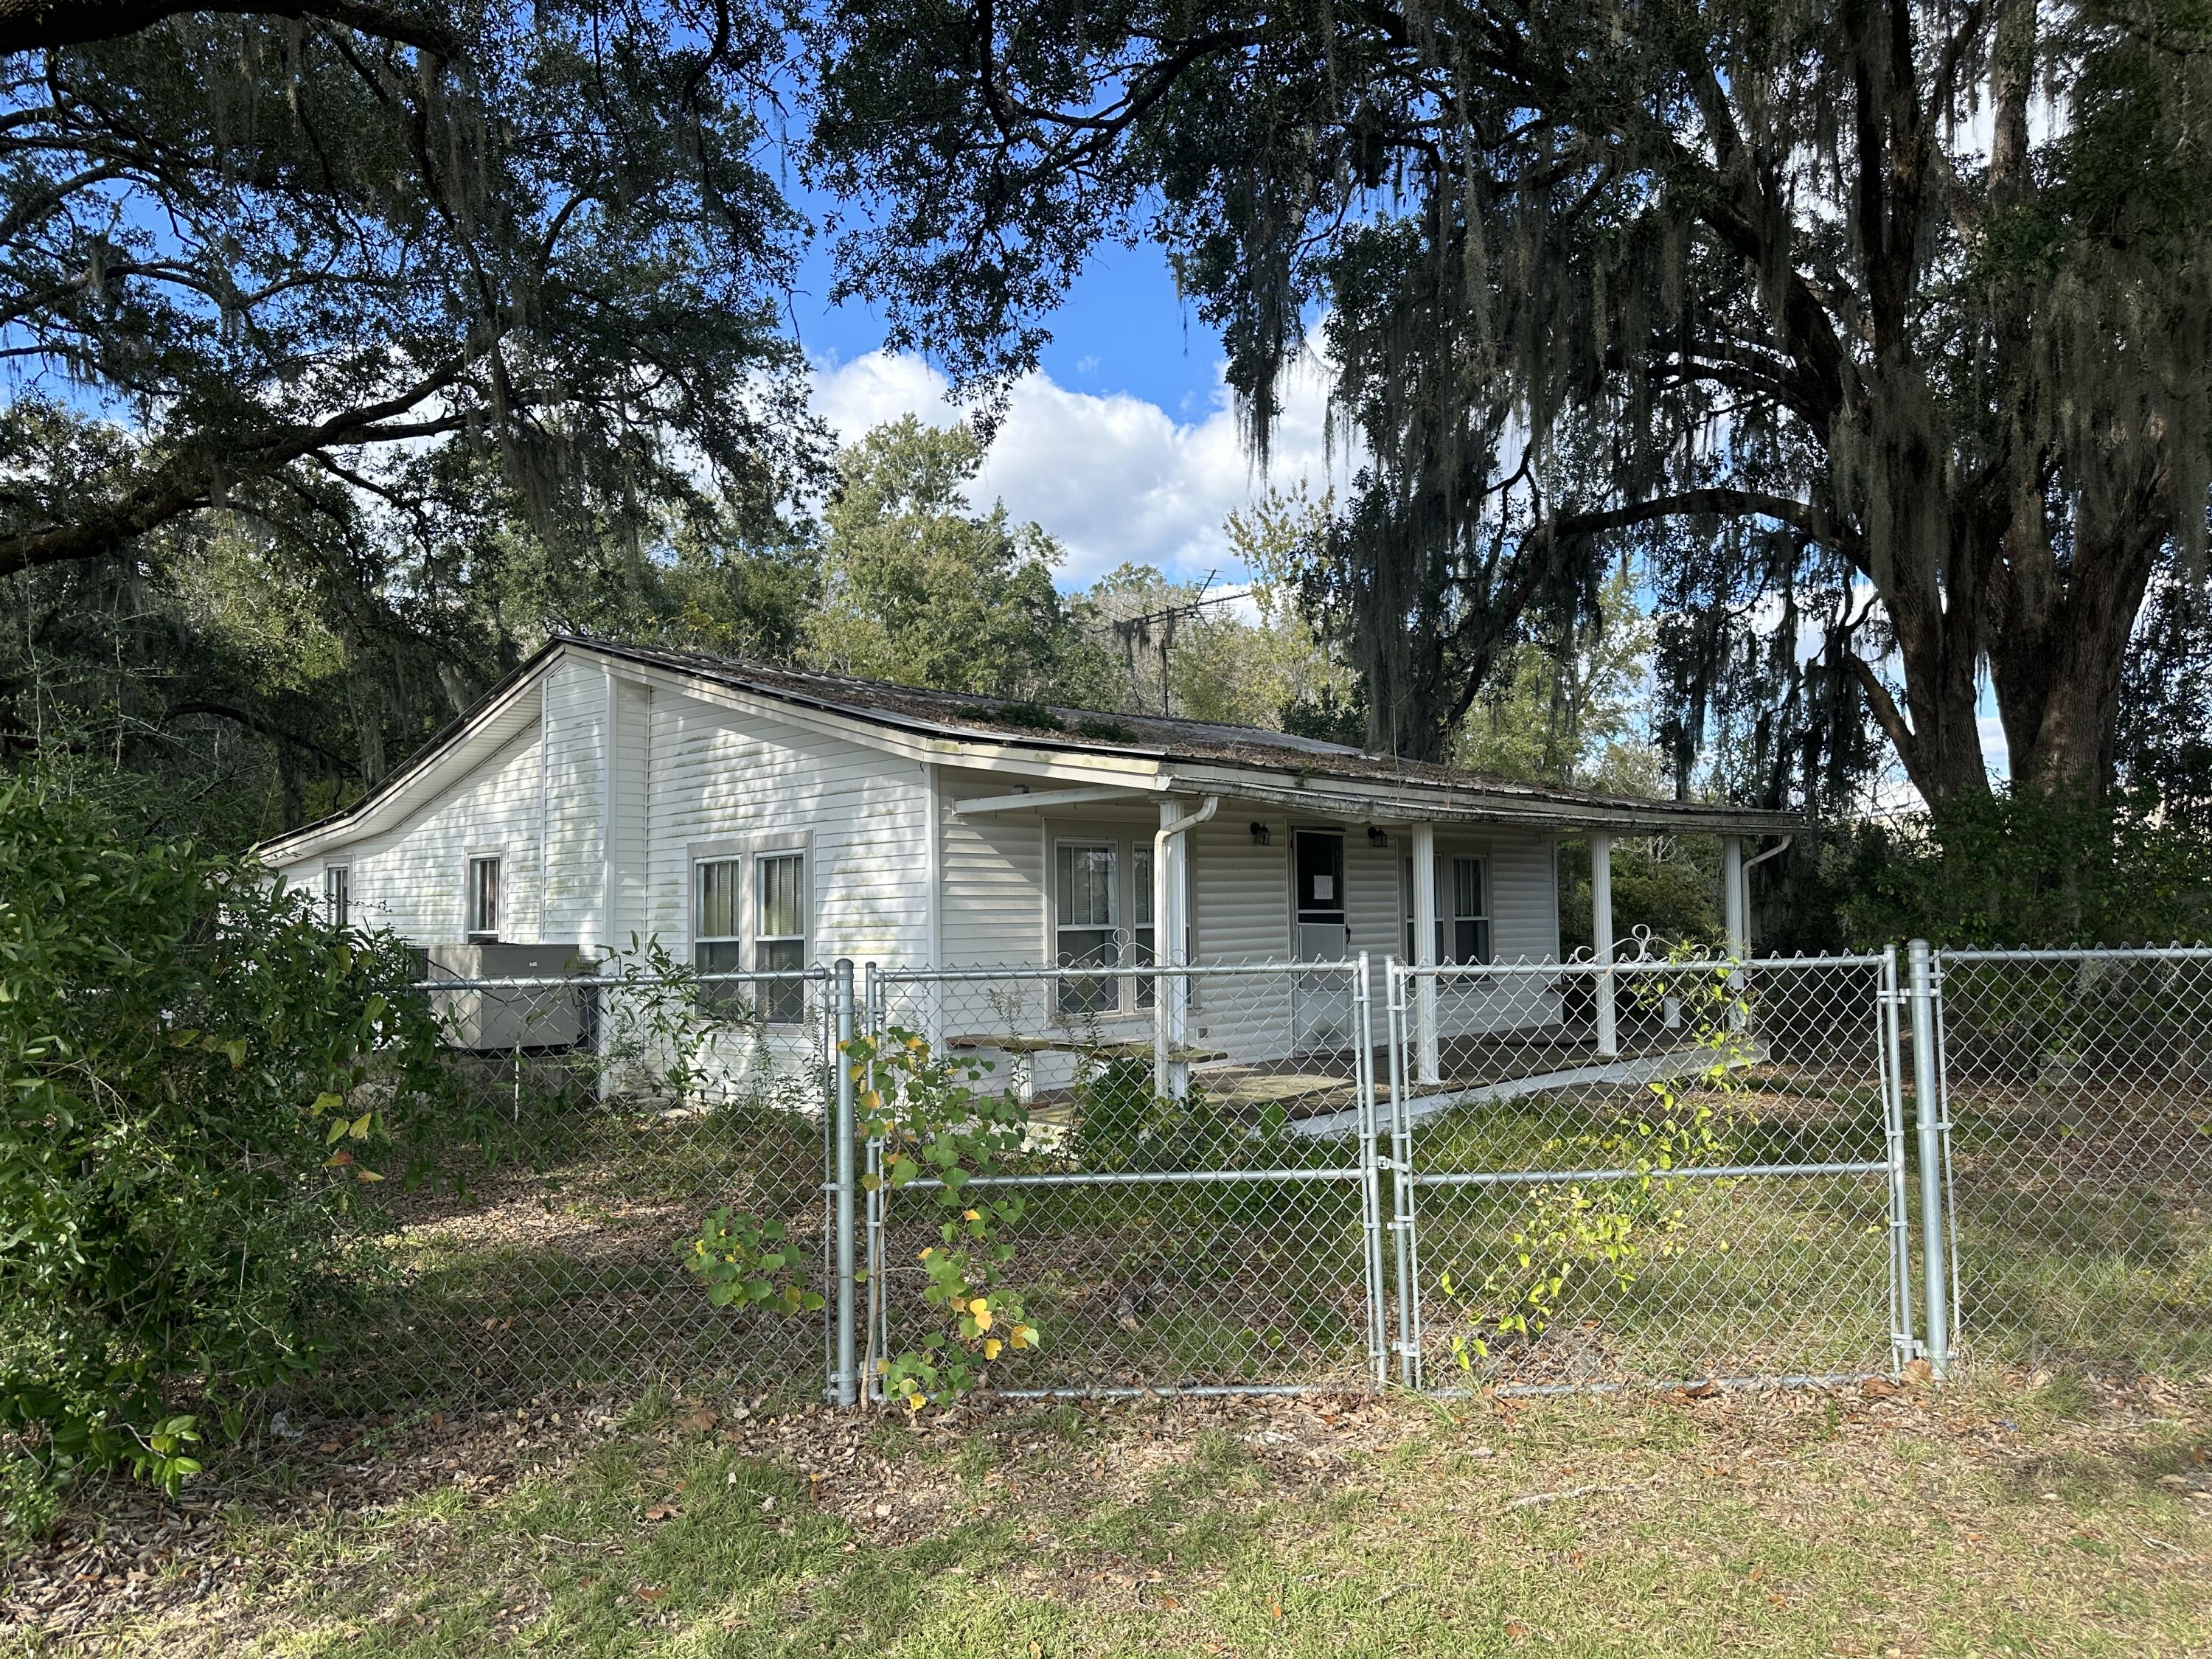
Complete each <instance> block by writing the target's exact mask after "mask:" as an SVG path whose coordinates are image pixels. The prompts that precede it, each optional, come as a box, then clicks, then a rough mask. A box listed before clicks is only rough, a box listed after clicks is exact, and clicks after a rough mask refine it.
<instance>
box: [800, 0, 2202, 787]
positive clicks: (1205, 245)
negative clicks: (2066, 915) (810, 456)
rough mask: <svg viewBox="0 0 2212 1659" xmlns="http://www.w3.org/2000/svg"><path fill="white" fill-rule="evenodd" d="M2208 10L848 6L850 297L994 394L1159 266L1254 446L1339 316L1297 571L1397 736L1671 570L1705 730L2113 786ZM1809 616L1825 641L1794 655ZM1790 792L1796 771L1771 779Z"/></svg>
mask: <svg viewBox="0 0 2212 1659" xmlns="http://www.w3.org/2000/svg"><path fill="white" fill-rule="evenodd" d="M2204 22H2205V18H2204V16H2203V7H2202V5H2201V4H2199V3H2197V0H2179V3H2166V4H2162V5H2158V6H2142V5H2139V4H2136V3H2134V0H1842V3H1839V4H1828V3H1803V0H1785V3H1782V4H1775V3H1771V0H1647V3H1638V4H1620V3H1604V0H1427V3H1422V4H1418V5H1417V4H1412V3H1404V0H1324V3H1322V4H1318V5H1312V6H1294V7H1280V8H1279V7H1274V6H1269V5H1264V4H1261V5H1255V4H1253V3H1250V0H1243V3H1230V4H1216V5H1207V6H1204V7H1196V6H1192V5H1190V4H1188V3H1186V0H1115V3H1105V4H1097V3H1085V0H886V3H881V4H877V5H872V6H870V7H869V8H866V9H864V10H862V9H851V10H844V11H840V12H839V13H837V14H836V24H835V26H834V27H829V28H827V29H825V31H824V33H823V39H822V40H821V41H820V43H819V45H820V49H821V51H822V52H823V55H824V57H825V58H826V59H827V60H828V61H829V64H830V67H829V70H828V73H827V78H826V81H825V82H824V85H823V91H822V94H821V99H820V106H819V109H818V111H817V118H816V121H815V125H814V137H815V143H816V146H817V150H816V160H817V167H819V169H820V171H821V174H822V176H823V179H825V180H826V181H827V182H829V183H830V184H831V185H835V186H837V187H839V188H842V189H843V190H845V191H848V192H851V193H854V194H856V195H861V196H865V197H869V198H871V199H872V200H873V201H874V202H876V203H877V204H879V205H878V210H877V211H876V212H875V214H874V216H872V218H869V219H867V220H865V221H862V222H859V223H857V224H855V225H854V227H852V228H849V229H848V232H847V234H846V236H845V239H844V240H843V243H842V251H841V255H842V260H843V269H844V273H845V280H846V282H847V283H848V287H849V288H851V289H854V290H857V291H862V292H866V293H868V294H871V295H877V296H879V297H880V298H882V299H883V300H884V301H886V302H887V303H888V304H889V305H890V307H891V308H892V313H893V316H894V319H895V321H896V323H897V324H898V325H899V326H900V327H901V329H902V338H904V339H905V340H906V341H908V343H914V344H916V345H920V346H923V347H926V348H928V349H933V350H935V351H937V352H939V353H940V354H941V355H943V356H945V358H946V359H948V360H949V361H950V362H952V363H953V364H954V365H955V366H956V367H957V368H959V369H961V370H962V371H963V373H964V374H966V375H967V376H968V377H969V379H971V380H987V379H989V378H990V377H991V376H993V375H994V374H1001V373H1003V372H1005V371H1006V370H1007V369H1009V368H1018V367H1020V366H1022V365H1024V364H1025V363H1026V362H1030V361H1031V360H1032V359H1033V357H1034V355H1035V352H1036V348H1037V345H1038V344H1039V343H1040V341H1041V340H1042V337H1043V331H1044V329H1045V328H1046V327H1047V326H1048V320H1047V319H1048V313H1049V311H1050V308H1051V307H1052V306H1053V305H1054V303H1055V302H1056V301H1057V300H1058V299H1059V297H1060V295H1061V294H1062V293H1064V292H1065V290H1066V285H1067V283H1068V282H1069V281H1070V280H1071V278H1072V276H1073V274H1074V272H1075V271H1076V270H1079V268H1080V265H1081V264H1082V262H1083V261H1084V259H1085V258H1086V257H1087V255H1088V254H1089V252H1090V251H1091V249H1092V248H1093V247H1094V246H1096V245H1097V243H1098V242H1099V241H1100V240H1102V239H1111V238H1121V239H1130V238H1136V237H1140V236H1145V235H1152V236H1157V237H1158V238H1160V239H1161V240H1164V242H1165V243H1166V244H1167V246H1168V247H1169V248H1170V251H1171V253H1172V256H1173V258H1174V259H1175V261H1176V268H1177V270H1178V272H1179V275H1180V277H1181V280H1182V283H1183V284H1184V286H1185V289H1186V291H1187V292H1188V294H1189V295H1192V296H1193V297H1194V301H1195V302H1196V304H1197V306H1198V307H1199V308H1200V312H1201V313H1202V314H1204V315H1205V316H1206V318H1207V319H1209V320H1211V321H1212V322H1213V323H1215V324H1217V325H1219V326H1220V327H1221V329H1222V330H1223V332H1224V336H1225V340H1226V342H1227V344H1228V349H1229V354H1230V360H1231V368H1230V374H1231V380H1232V382H1233V384H1234V385H1235V386H1236V387H1237V391H1238V392H1240V393H1241V394H1242V397H1243V404H1244V407H1245V409H1246V410H1247V411H1248V413H1249V416H1250V417H1251V425H1252V430H1253V432H1254V434H1255V439H1256V440H1257V441H1258V447H1261V449H1262V450H1264V443H1265V436H1266V433H1267V424H1268V421H1269V419H1270V417H1271V416H1272V414H1273V410H1274V398H1275V389H1276V387H1277V386H1278V384H1279V379H1280V376H1281V374H1282V373H1283V371H1284V369H1285V366H1286V365H1287V364H1288V363H1289V362H1291V361H1292V360H1293V359H1294V358H1295V357H1297V356H1298V355H1299V354H1300V353H1301V352H1302V351H1305V350H1309V349H1312V346H1313V342H1312V341H1311V340H1310V338H1309V329H1310V325H1312V323H1313V321H1314V319H1316V317H1318V316H1323V315H1325V316H1326V317H1327V318H1328V325H1327V326H1328V346H1329V347H1330V348H1331V350H1330V358H1331V361H1332V362H1333V363H1334V373H1335V374H1336V375H1337V395H1338V398H1339V402H1340V407H1342V408H1343V409H1344V410H1346V412H1347V413H1348V414H1349V416H1351V418H1352V420H1353V422H1356V425H1357V430H1358V437H1359V439H1360V440H1361V441H1362V443H1363V445H1364V451H1365V456H1366V461H1365V468H1366V470H1365V471H1364V475H1363V477H1362V480H1361V488H1360V489H1359V490H1358V491H1357V492H1355V493H1354V495H1353V497H1352V500H1351V501H1349V503H1348V504H1347V507H1346V511H1345V513H1344V515H1343V517H1342V519H1341V520H1340V523H1339V524H1338V525H1337V526H1335V528H1334V531H1333V532H1331V533H1330V535H1329V536H1328V538H1325V540H1326V544H1325V545H1323V546H1320V547H1317V548H1316V556H1315V559H1314V561H1313V568H1314V570H1315V572H1316V574H1315V578H1314V586H1315V587H1316V593H1315V595H1314V597H1315V599H1316V604H1317V605H1319V606H1320V607H1322V609H1323V610H1324V611H1328V612H1329V613H1330V614H1332V615H1333V616H1334V619H1335V621H1336V623H1337V625H1338V626H1339V628H1340V630H1341V631H1342V632H1344V633H1345V634H1346V635H1347V636H1348V637H1349V638H1350V639H1351V640H1352V642H1353V644H1354V646H1355V647H1356V649H1357V650H1358V653H1359V655H1360V659H1361V662H1362V665H1363V667H1364V669H1365V670H1366V671H1367V674H1368V678H1369V684H1370V722H1371V735H1372V736H1373V737H1374V738H1376V739H1377V740H1379V741H1383V742H1389V743H1392V744H1395V746H1397V747H1398V748H1400V749H1401V750H1405V751H1407V752H1412V753H1434V752H1437V750H1439V749H1440V748H1441V746H1442V744H1443V739H1444V734H1445V733H1446V732H1447V731H1448V730H1449V726H1450V725H1451V723H1452V721H1453V720H1455V718H1456V717H1457V715H1458V714H1460V713H1461V712H1462V711H1463V709H1464V708H1465V707H1466V702H1467V699H1468V697H1469V696H1472V695H1473V693H1474V684H1475V683H1476V682H1477V681H1479V680H1480V678H1481V677H1482V676H1483V675H1484V674H1485V673H1486V671H1487V670H1488V668H1489V666H1490V665H1491V664H1492V663H1493V662H1495V661H1496V660H1498V653H1500V651H1501V650H1503V649H1504V647H1506V646H1508V645H1510V642H1511V641H1513V640H1515V639H1516V638H1517V637H1521V636H1522V635H1525V634H1526V633H1527V632H1528V630H1529V629H1531V628H1534V629H1537V630H1539V631H1540V632H1541V631H1547V630H1555V629H1559V628H1561V627H1565V626H1567V625H1569V624H1570V623H1571V619H1572V617H1574V616H1575V615H1576V614H1577V612H1582V611H1587V609H1588V605H1589V594H1590V592H1592V587H1593V583H1594V581H1595V576H1596V573H1598V572H1599V571H1601V570H1602V569H1603V568H1606V565H1605V560H1606V558H1607V546H1608V544H1614V543H1618V542H1620V540H1622V539H1624V538H1627V539H1633V540H1637V541H1638V542H1640V543H1641V544H1643V545H1644V547H1645V549H1646V550H1648V551H1650V553H1652V554H1653V555H1654V556H1655V559H1656V570H1657V580H1659V582H1660V584H1661V586H1662V590H1663V592H1665V594H1666V597H1667V599H1668V610H1669V629H1670V632H1669V636H1668V639H1667V640H1666V641H1663V642H1662V643H1663V647H1664V649H1663V654H1664V656H1665V659H1666V662H1667V665H1668V677H1669V680H1670V683H1671V684H1673V686H1674V690H1675V692H1676V694H1677V696H1678V697H1679V698H1680V702H1681V704H1682V712H1683V713H1684V714H1685V715H1686V717H1695V716H1698V715H1701V714H1705V713H1706V712H1709V710H1710V708H1711V705H1712V703H1713V702H1714V700H1715V699H1720V698H1726V697H1729V696H1734V697H1735V700H1736V701H1737V702H1738V703H1739V705H1741V706H1746V707H1752V708H1753V709H1754V712H1757V710H1756V706H1757V705H1759V704H1760V703H1762V702H1763V703H1765V704H1769V705H1771V707H1769V708H1766V709H1765V711H1764V712H1763V713H1759V714H1758V717H1757V720H1756V721H1755V723H1756V724H1757V725H1758V726H1759V731H1760V733H1761V738H1762V741H1764V742H1765V744H1766V745H1767V748H1768V751H1769V753H1770V754H1771V756H1772V757H1774V760H1775V768H1774V773H1773V781H1774V787H1777V788H1781V787H1796V788H1797V789H1799V790H1804V789H1808V788H1811V787H1816V786H1817V783H1818V775H1819V773H1820V769H1821V768H1822V767H1823V766H1833V765H1835V764H1837V763H1838V757H1840V756H1842V755H1843V753H1844V750H1847V749H1848V747H1849V745H1850V743H1851V741H1852V739H1851V737H1850V733H1852V732H1856V731H1857V729H1858V728H1859V727H1860V726H1862V725H1863V721H1864V720H1865V719H1866V717H1867V715H1868V714H1869V713H1870V714H1871V716H1872V718H1873V719H1874V720H1875V722H1877V723H1878V726H1879V728H1880V730H1881V731H1882V732H1885V733H1887V737H1888V738H1889V739H1890V740H1891V742H1892V743H1893V744H1894V746H1895V748H1896V750H1897V752H1898V754H1899V757H1901V759H1902V761H1903V763H1904V764H1905V768H1906V769H1907V770H1908V772H1909V773H1910V775H1911V778H1912V780H1913V781H1914V782H1915V783H1916V784H1917V786H1918V787H1919V788H1920V789H1921V791H1922V793H1923V794H1924V795H1925V796H1926V797H1927V798H1928V799H1930V800H1932V801H1937V802H1942V801H1945V800H1948V799H1958V798H1960V797H1964V796H1971V795H1973V794H1975V793H1978V792H1980V791H1981V790H1983V789H1984V787H1986V766H1987V759H1988V757H1987V756H1986V755H1985V753H1984V747H1983V743H1982V738H1981V732H1980V728H1979V724H1978V719H1977V714H1978V707H1977V705H1978V676H1979V675H1980V674H1981V673H1982V672H1984V671H1986V673H1987V675H1988V678H1989V679H1990V682H1991V683H1992V684H1993V685H1994V690H1995V696H1996V706H1997V708H1998V711H1999V713H2000V714H2001V716H2002V724H2003V727H2004V732H2005V737H2006V739H2007V744H2008V749H2009V751H2010V757H2011V763H2012V767H2013V769H2014V772H2015V775H2016V776H2018V777H2021V778H2022V779H2025V780H2029V781H2033V782H2035V783H2037V784H2039V785H2040V786H2041V787H2046V788H2051V789H2058V790H2065V791H2077V790H2079V791H2089V790H2094V789H2096V788H2098V787H2100V786H2101V785H2103V784H2104V783H2105V782H2106V781H2108V780H2109V778H2110V776H2111V773H2112V757H2113V741H2114V729H2115V717H2116V714H2115V711H2116V708H2117V702H2118V695H2119V689H2120V684H2121V670H2122V664H2123V661H2124V657H2125V653H2126V651H2127V648H2128V641H2129V638H2130V630H2131V629H2133V628H2134V626H2135V624H2136V617H2137V614H2138V611H2140V609H2141V607H2142V599H2143V596H2144V593H2145V591H2146V587H2147V585H2148V583H2149V582H2150V581H2151V580H2152V579H2153V576H2154V573H2156V572H2158V571H2160V570H2161V569H2179V570H2182V571H2183V572H2185V573H2186V572H2189V571H2194V570H2197V569H2198V568H2201V566H2200V565H2199V563H2198V560H2199V557H2200V553H2201V549H2202V547H2203V541H2204V534H2205V510H2206V500H2205V495H2206V474H2207V465H2206V440H2207V429H2208V418H2207V408H2208V404H2207V398H2208V368H2212V285H2208V277H2212V236H2208V232H2212V192H2207V191H2205V190H2204V189H2203V179H2204V178H2205V177H2206V176H2207V175H2206V173H2205V165H2206V159H2207V158H2206V147H2205V141H2206V138H2207V136H2208V121H2212V54H2208V52H2207V46H2208V45H2212V36H2208V34H2207V33H2206V31H2205V29H2204V27H2203V25H2204ZM1808 639H1809V640H1812V641H1815V642H1817V644H1818V646H1819V647H1820V648H1819V650H1818V652H1817V653H1814V654H1812V655H1811V656H1810V657H1809V659H1808V653H1805V652H1804V651H1802V650H1801V649H1800V648H1799V642H1800V641H1801V640H1808ZM1793 779H1794V785H1793V783H1792V780H1793Z"/></svg>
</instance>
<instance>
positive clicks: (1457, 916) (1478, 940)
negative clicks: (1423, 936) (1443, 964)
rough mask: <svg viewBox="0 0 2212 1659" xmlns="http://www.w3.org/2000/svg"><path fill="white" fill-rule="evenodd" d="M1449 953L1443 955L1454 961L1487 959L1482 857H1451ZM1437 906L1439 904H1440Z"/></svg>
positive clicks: (1440, 922)
mask: <svg viewBox="0 0 2212 1659" xmlns="http://www.w3.org/2000/svg"><path fill="white" fill-rule="evenodd" d="M1451 871H1452V881H1451V955H1450V956H1449V957H1445V958H1444V959H1445V960H1446V961H1448V962H1458V963H1478V962H1487V961H1489V960H1490V908H1489V906H1488V904H1487V903H1486V902H1485V901H1486V895H1485V893H1484V891H1483V886H1484V883H1483V879H1482V875H1483V871H1482V860H1480V859H1468V858H1455V859H1454V860H1452V861H1451ZM1437 885H1438V886H1439V887H1441V886H1443V883H1441V882H1439V883H1437ZM1438 896H1439V897H1441V896H1442V895H1441V894H1439V895H1438ZM1437 908H1439V909H1440V910H1441V909H1442V908H1443V907H1442V906H1441V905H1439V906H1438V907H1437ZM1443 921H1444V918H1443V916H1442V915H1439V916H1438V917H1437V924H1438V925H1439V926H1442V925H1443ZM1439 954H1441V953H1439Z"/></svg>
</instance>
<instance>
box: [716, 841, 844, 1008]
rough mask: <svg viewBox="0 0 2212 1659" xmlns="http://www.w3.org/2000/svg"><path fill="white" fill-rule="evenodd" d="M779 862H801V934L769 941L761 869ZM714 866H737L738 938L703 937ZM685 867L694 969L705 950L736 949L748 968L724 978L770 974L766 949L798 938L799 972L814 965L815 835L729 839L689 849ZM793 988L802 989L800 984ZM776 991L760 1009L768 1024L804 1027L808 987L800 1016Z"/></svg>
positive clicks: (741, 992)
mask: <svg viewBox="0 0 2212 1659" xmlns="http://www.w3.org/2000/svg"><path fill="white" fill-rule="evenodd" d="M779 858H795V859H797V860H799V929H800V931H799V933H797V934H795V935H793V934H776V935H773V936H763V933H761V930H760V920H761V918H760V906H761V896H762V880H761V866H762V864H763V862H765V861H766V860H769V859H779ZM712 864H734V865H735V866H737V876H738V886H737V891H736V892H735V894H733V895H732V899H731V903H732V915H733V920H734V921H736V923H737V927H738V931H737V932H736V933H734V934H724V933H713V934H702V933H700V931H699V925H700V921H701V918H702V915H703V914H704V905H703V902H702V901H703V899H704V896H705V893H704V878H703V877H702V873H701V872H702V871H703V870H704V869H705V867H706V866H708V865H712ZM684 867H685V868H686V869H687V870H689V871H690V891H689V894H688V896H687V897H686V899H685V909H684V936H685V939H686V941H687V943H688V944H689V945H690V952H691V961H692V964H693V966H694V967H696V966H697V965H698V963H699V948H700V946H702V945H732V944H733V945H736V946H737V947H738V962H739V963H741V964H743V965H742V967H740V968H738V969H727V968H725V969H717V970H716V971H718V972H722V973H731V972H742V973H762V972H766V971H769V970H768V969H763V967H762V966H761V947H762V946H763V945H765V944H777V943H785V942H788V941H789V940H790V939H793V938H796V939H798V941H799V966H800V967H801V968H802V969H803V968H805V967H807V966H808V965H810V964H811V963H812V961H813V959H814V952H815V948H816V942H815V938H814V837H813V836H811V834H808V833H805V832H801V833H799V834H797V835H793V834H789V833H785V834H781V835H759V836H726V837H722V838H720V839H717V840H713V841H697V842H691V843H690V845H689V846H687V847H686V848H684ZM785 971H789V970H788V969H787V970H785ZM796 983H797V982H796V981H793V984H794V985H796ZM774 988H775V987H768V989H769V994H764V995H763V996H762V997H761V998H760V1000H759V1004H758V1006H761V1007H762V1008H763V1018H764V1019H765V1020H766V1021H767V1023H769V1024H774V1025H786V1024H800V1023H803V1022H804V1020H805V1012H804V1010H805V989H804V987H803V986H802V987H799V994H798V998H797V1002H798V1006H799V1012H796V1013H794V1012H792V1008H791V1003H790V1001H789V1000H787V998H788V993H786V994H785V995H783V996H777V995H775V994H773V991H774ZM738 994H739V995H740V996H742V997H744V998H745V999H746V1000H747V1001H748V1002H750V993H749V992H746V991H744V990H743V989H742V988H740V989H739V990H738Z"/></svg>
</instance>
